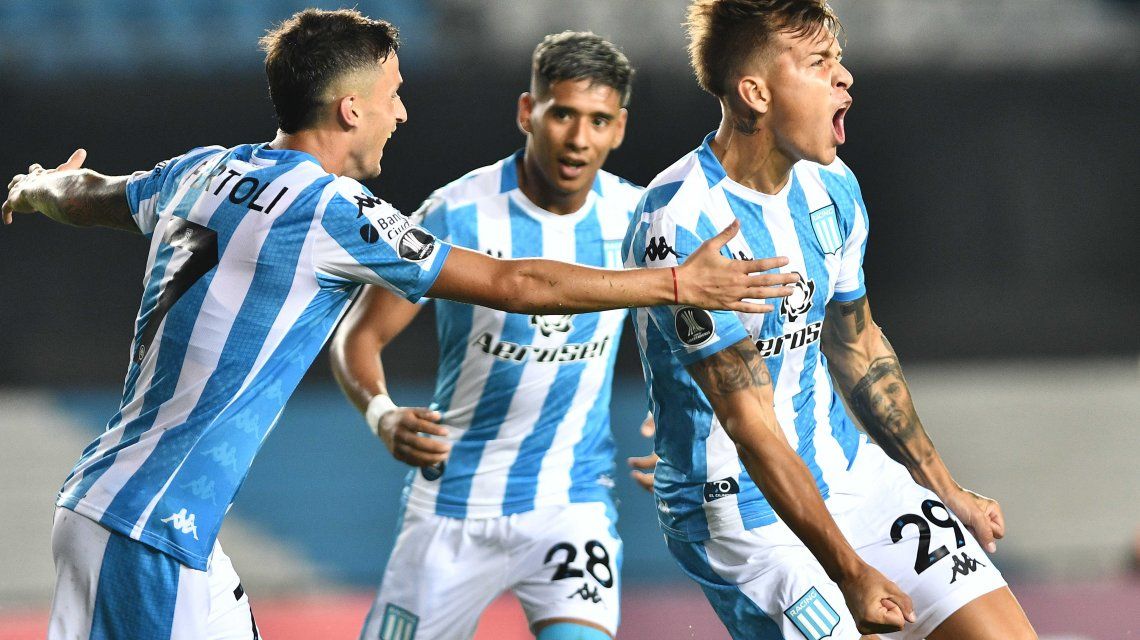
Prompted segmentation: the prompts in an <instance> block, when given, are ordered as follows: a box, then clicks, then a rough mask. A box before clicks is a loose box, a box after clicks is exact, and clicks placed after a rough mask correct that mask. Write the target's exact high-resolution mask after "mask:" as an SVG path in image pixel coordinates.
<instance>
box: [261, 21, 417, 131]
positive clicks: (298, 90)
mask: <svg viewBox="0 0 1140 640" xmlns="http://www.w3.org/2000/svg"><path fill="white" fill-rule="evenodd" d="M259 42H260V44H261V49H262V50H263V51H265V75H266V76H268V78H269V98H270V100H272V101H273V109H274V111H276V113H277V126H279V127H280V128H281V130H282V131H284V132H285V133H296V132H297V131H299V130H301V129H304V128H305V127H308V126H311V125H312V124H313V123H314V121H315V120H316V117H317V114H318V113H319V111H318V109H317V107H320V106H321V105H322V98H323V94H324V93H325V91H326V90H328V88H329V86H330V85H331V84H332V83H333V82H334V81H336V80H337V79H339V78H340V77H341V76H343V75H344V74H346V73H350V72H353V71H358V70H361V69H367V68H368V67H370V66H372V65H375V64H377V63H382V62H383V61H385V60H387V59H388V56H390V55H392V54H393V53H395V52H396V50H397V49H399V48H400V33H399V31H398V30H397V29H396V27H395V26H394V25H392V24H391V23H389V22H386V21H384V20H373V19H372V18H369V17H367V16H365V15H362V14H361V13H360V12H359V11H356V10H355V9H338V10H336V11H322V10H320V9H305V10H304V11H300V12H297V13H295V14H293V16H292V17H291V18H289V19H288V20H286V21H284V22H282V23H281V24H279V25H277V27H276V28H274V29H271V30H269V31H268V32H266V34H265V35H264V36H262V37H261V40H260V41H259Z"/></svg>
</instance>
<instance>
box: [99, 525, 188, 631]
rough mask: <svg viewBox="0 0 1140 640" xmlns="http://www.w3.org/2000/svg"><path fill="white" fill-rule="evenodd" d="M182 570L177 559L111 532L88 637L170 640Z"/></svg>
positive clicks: (104, 551)
mask: <svg viewBox="0 0 1140 640" xmlns="http://www.w3.org/2000/svg"><path fill="white" fill-rule="evenodd" d="M180 571H181V565H180V564H178V561H176V560H175V559H174V558H171V557H169V556H166V555H164V554H162V553H160V552H158V551H155V550H153V549H150V548H149V547H147V546H146V545H143V544H140V543H138V542H135V541H134V540H131V539H130V538H127V537H126V536H122V535H119V534H117V533H112V534H111V535H110V537H109V538H107V545H106V547H104V549H103V562H102V564H101V566H100V569H99V584H98V586H97V587H96V591H95V602H94V604H93V605H92V612H91V634H90V635H89V636H88V638H90V640H117V639H119V638H169V637H170V632H171V630H172V628H173V626H174V608H175V603H176V602H177V600H178V574H179V572H180Z"/></svg>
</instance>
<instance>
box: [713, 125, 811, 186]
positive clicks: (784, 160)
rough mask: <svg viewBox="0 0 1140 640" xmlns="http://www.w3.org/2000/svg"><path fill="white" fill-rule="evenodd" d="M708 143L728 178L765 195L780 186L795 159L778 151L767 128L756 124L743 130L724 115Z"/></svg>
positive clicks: (790, 171)
mask: <svg viewBox="0 0 1140 640" xmlns="http://www.w3.org/2000/svg"><path fill="white" fill-rule="evenodd" d="M709 146H710V147H711V148H712V151H713V154H714V155H716V157H717V160H720V164H721V166H723V167H724V172H725V173H726V174H727V175H728V177H729V179H730V180H732V181H733V182H735V183H737V184H740V185H743V186H745V187H748V188H749V189H752V190H753V191H759V192H760V193H767V194H769V195H774V194H776V193H779V192H780V190H781V189H783V188H784V185H786V184H787V183H788V178H789V177H790V176H791V175H792V165H794V164H795V163H796V161H795V160H794V159H792V158H789V157H788V156H787V155H785V154H784V153H783V152H781V151H780V149H779V148H778V147H777V145H776V140H775V138H774V136H773V135H772V132H771V130H770V129H768V128H766V127H763V126H757V127H754V131H752V132H749V133H744V132H742V131H740V130H738V129H737V128H736V127H734V126H733V124H732V122H731V120H730V118H729V117H727V115H726V117H725V118H722V119H721V121H720V127H719V128H718V129H717V131H716V136H714V137H713V140H712V141H711V142H710V144H709Z"/></svg>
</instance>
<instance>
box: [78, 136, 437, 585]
mask: <svg viewBox="0 0 1140 640" xmlns="http://www.w3.org/2000/svg"><path fill="white" fill-rule="evenodd" d="M127 200H128V204H129V205H130V209H131V212H132V215H133V218H134V221H135V223H136V224H137V225H138V228H139V230H140V231H141V232H142V233H143V234H144V235H146V236H148V237H149V238H150V253H149V256H148V260H147V267H146V276H145V278H144V280H143V288H144V290H143V299H142V304H141V306H140V308H139V314H138V318H137V320H136V323H135V333H134V341H133V343H132V345H131V361H130V367H129V369H128V371H127V377H126V382H125V385H124V390H123V398H122V402H121V404H120V407H119V411H118V413H117V414H115V416H114V417H113V418H111V420H110V421H109V423H108V424H107V429H106V431H104V432H103V434H102V435H101V436H99V437H98V438H97V439H95V441H94V442H92V443H91V444H90V445H89V446H88V447H87V448H86V449H85V450H84V451H83V455H82V457H81V458H80V460H79V462H78V463H77V464H76V466H75V468H74V470H73V471H72V472H71V475H70V476H69V477H68V478H67V480H66V481H65V483H64V485H63V488H62V489H61V490H60V494H59V498H58V500H57V504H58V505H60V506H62V507H66V508H68V509H72V510H74V511H75V512H77V513H79V514H81V515H84V516H86V517H88V518H90V519H92V520H95V521H97V522H99V523H101V524H102V525H103V526H105V527H107V528H109V529H111V530H113V531H116V532H119V533H121V534H123V535H126V536H130V537H131V538H133V539H136V540H139V541H141V542H143V543H145V544H147V545H149V546H152V547H154V548H156V549H158V550H159V551H162V552H164V553H167V554H168V555H170V556H172V557H174V558H175V559H177V560H178V561H180V562H182V563H184V564H186V565H187V566H189V567H191V568H194V569H199V570H205V569H206V561H207V558H208V557H209V554H210V551H211V549H212V548H213V544H214V540H215V538H216V537H217V533H218V529H219V528H220V526H221V523H222V518H223V517H224V515H225V513H226V511H227V509H228V508H229V505H230V503H231V502H232V500H233V498H234V495H235V494H236V493H237V490H238V488H239V487H240V486H241V484H242V481H243V480H244V479H245V476H246V474H247V472H248V471H249V467H250V464H251V463H252V462H253V458H254V455H255V454H256V453H257V450H258V449H259V448H260V447H261V444H262V442H263V441H264V439H265V437H266V436H267V435H268V433H269V431H270V430H271V429H272V428H273V425H274V424H275V423H276V422H277V419H278V417H279V416H280V414H281V411H282V409H283V408H284V405H285V401H286V399H287V398H288V397H289V396H290V394H292V392H293V390H294V388H295V387H296V385H297V383H298V382H299V381H300V379H301V376H302V375H303V374H304V372H305V370H306V369H308V367H309V365H310V364H311V363H312V361H313V358H315V357H316V355H317V353H318V352H319V351H320V349H321V346H322V345H323V344H324V342H325V340H326V339H327V338H328V336H329V334H330V333H331V332H332V330H333V327H334V326H335V325H336V323H337V320H338V319H339V318H340V317H341V315H342V314H343V312H344V311H345V309H346V308H347V306H348V304H349V303H350V302H351V300H352V299H353V297H354V296H355V294H356V293H357V291H358V289H359V283H365V282H367V283H373V284H378V285H381V286H384V287H387V288H388V289H391V290H393V291H395V292H397V293H399V294H400V295H402V296H405V297H407V298H408V299H410V300H416V299H418V298H419V297H420V296H422V295H423V294H424V293H425V292H426V291H427V290H428V289H429V288H430V287H431V285H432V284H433V283H434V281H435V278H436V276H437V275H438V273H439V270H440V268H441V267H442V265H443V262H444V260H445V258H446V256H447V254H448V251H449V249H450V247H449V246H448V245H446V244H443V243H441V242H439V241H437V240H436V239H435V238H434V237H432V236H431V234H429V233H428V232H426V231H424V230H423V229H422V228H420V227H417V226H415V225H413V224H412V223H411V221H410V220H409V219H408V218H407V217H406V216H404V215H403V214H401V213H399V212H398V211H396V210H395V209H394V208H392V207H391V206H390V205H388V204H387V203H385V202H383V201H382V200H380V199H378V198H375V197H373V196H372V194H371V193H369V192H368V190H367V189H365V188H364V187H363V186H362V185H361V184H360V183H358V182H356V181H355V180H352V179H350V178H345V177H337V176H334V175H332V174H329V173H328V172H326V171H325V170H324V169H323V168H322V167H321V165H320V164H319V162H318V161H317V160H316V158H314V157H313V156H311V155H309V154H306V153H302V152H299V151H291V150H277V149H270V148H269V147H267V146H266V145H243V146H239V147H235V148H232V149H223V148H221V147H206V148H199V149H194V150H192V151H190V152H188V153H186V154H185V155H182V156H179V157H177V158H174V159H173V160H170V161H168V162H163V163H160V164H159V165H158V166H157V167H155V168H154V170H152V171H149V172H139V173H137V174H135V175H134V176H132V177H131V179H130V181H129V183H128V185H127Z"/></svg>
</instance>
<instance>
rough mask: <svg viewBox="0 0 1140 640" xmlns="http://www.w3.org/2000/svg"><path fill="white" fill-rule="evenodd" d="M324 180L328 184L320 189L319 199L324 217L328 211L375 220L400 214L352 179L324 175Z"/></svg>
mask: <svg viewBox="0 0 1140 640" xmlns="http://www.w3.org/2000/svg"><path fill="white" fill-rule="evenodd" d="M326 179H328V180H329V182H328V184H326V185H325V187H324V189H322V191H321V198H320V201H321V203H322V204H323V205H324V209H325V215H326V216H328V215H329V211H330V210H332V211H335V212H338V213H339V212H341V211H347V212H351V213H353V214H354V215H356V216H357V217H360V216H364V217H367V218H370V219H372V220H376V219H378V218H384V217H388V216H391V215H394V214H399V213H400V212H399V211H398V210H397V209H396V207H394V206H392V205H391V204H390V203H388V202H387V201H385V200H383V199H382V198H379V197H377V196H376V195H375V194H373V193H372V191H371V190H369V189H368V187H366V186H364V185H363V184H361V183H360V182H359V181H357V180H355V179H353V178H349V177H347V176H334V175H333V174H331V173H330V174H326Z"/></svg>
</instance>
